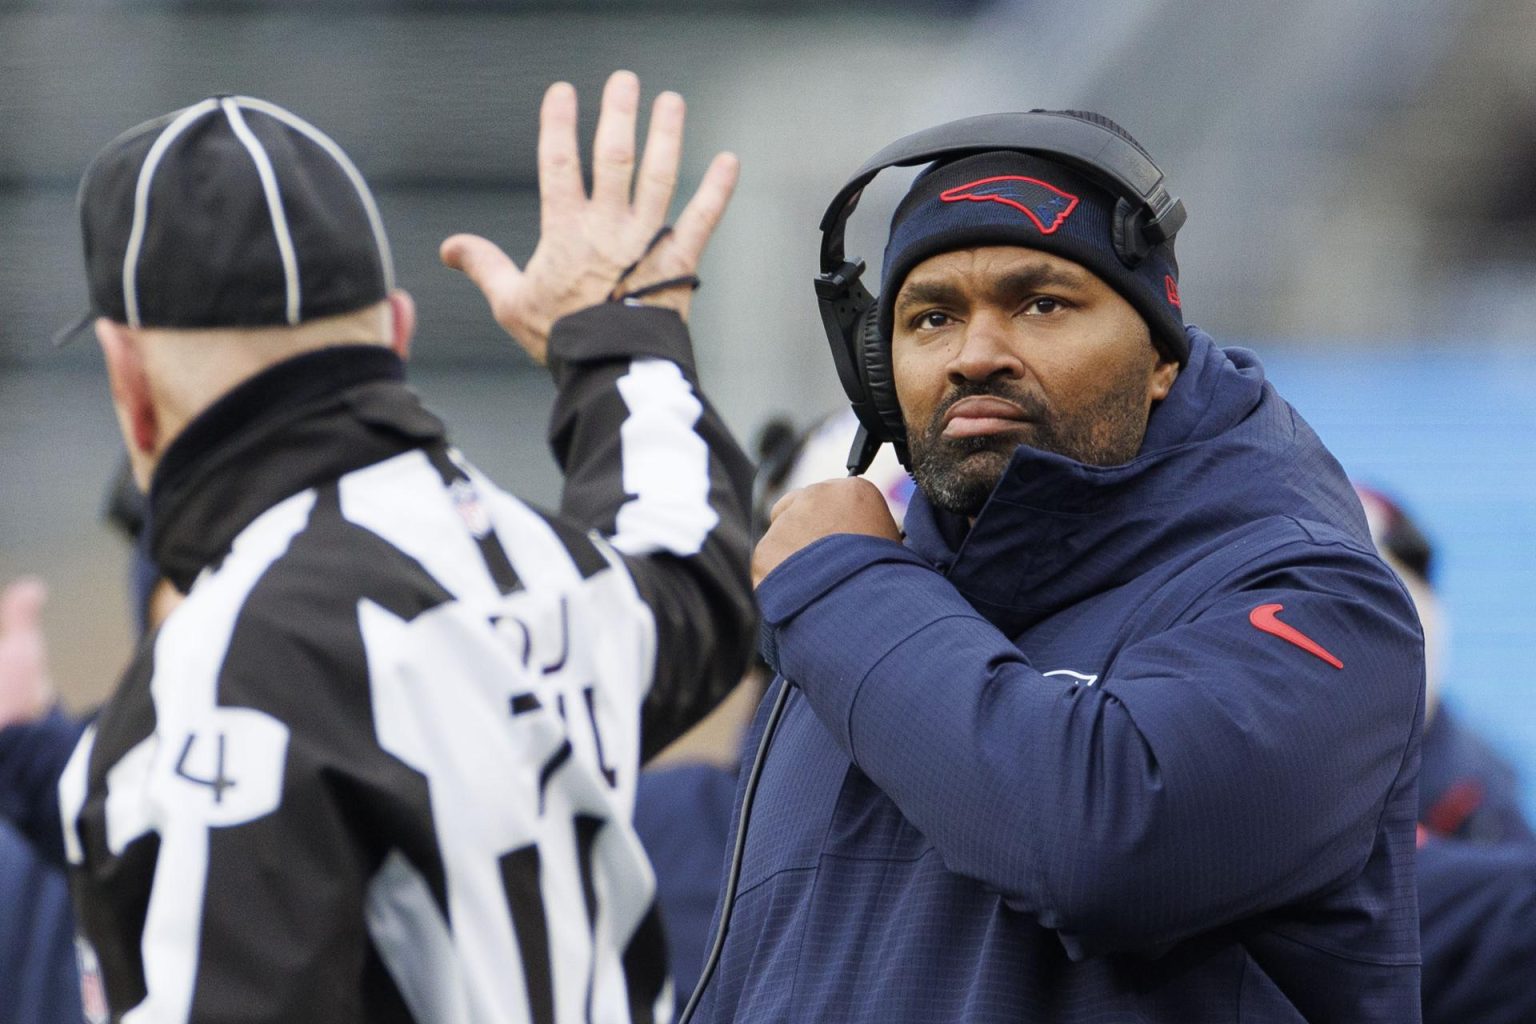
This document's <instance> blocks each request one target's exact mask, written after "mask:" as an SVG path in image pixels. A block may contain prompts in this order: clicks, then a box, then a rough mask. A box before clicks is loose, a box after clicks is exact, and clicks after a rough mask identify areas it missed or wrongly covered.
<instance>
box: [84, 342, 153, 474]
mask: <svg viewBox="0 0 1536 1024" xmlns="http://www.w3.org/2000/svg"><path fill="white" fill-rule="evenodd" d="M95 328H96V340H97V341H98V342H100V343H101V353H102V355H103V356H105V357H106V361H107V379H108V380H109V381H110V382H111V384H112V405H113V407H114V408H115V409H116V410H117V423H118V426H119V427H120V428H121V429H122V432H123V443H124V444H125V445H126V446H127V448H128V462H129V464H130V465H131V466H132V467H133V477H134V480H136V481H137V482H138V485H139V489H140V490H142V491H145V492H148V490H149V479H150V476H151V475H152V474H153V472H154V467H155V453H156V446H157V445H158V443H159V440H160V423H159V419H158V417H157V416H156V415H155V403H154V397H153V395H152V393H151V391H150V387H149V377H148V375H147V374H145V372H144V352H143V349H142V347H141V342H140V340H139V338H138V336H137V335H136V334H134V332H133V331H132V330H130V329H129V328H127V327H125V326H123V325H122V324H119V323H115V322H113V321H111V320H109V319H107V318H106V317H101V318H99V319H97V321H96V324H95Z"/></svg>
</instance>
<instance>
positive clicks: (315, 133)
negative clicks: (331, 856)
mask: <svg viewBox="0 0 1536 1024" xmlns="http://www.w3.org/2000/svg"><path fill="white" fill-rule="evenodd" d="M234 102H235V103H236V104H238V105H239V106H241V107H243V108H245V109H246V110H258V111H260V112H261V113H263V114H267V115H268V116H271V117H275V118H277V119H278V120H279V121H281V122H283V123H284V124H286V125H288V126H289V127H290V128H293V129H295V130H296V131H298V132H301V133H302V134H303V135H305V136H306V137H307V138H309V139H311V140H313V141H314V143H315V144H316V145H317V146H319V147H320V148H321V149H323V150H325V151H326V153H328V154H330V157H331V159H332V160H335V161H336V163H337V164H338V165H340V167H341V169H342V171H344V172H345V173H346V175H347V179H348V180H349V181H351V182H352V187H353V188H355V189H356V190H357V197H358V198H359V199H361V200H362V203H363V210H364V212H366V213H367V214H368V223H369V225H370V226H371V227H372V228H373V241H374V244H375V245H377V246H378V249H379V265H380V266H381V267H383V268H384V288H385V290H386V291H393V290H394V287H395V263H394V259H393V257H391V256H390V252H389V239H388V238H387V237H385V235H384V221H383V218H381V217H380V216H379V208H378V206H377V205H375V203H374V201H373V193H372V192H370V191H369V190H368V183H367V182H366V181H364V180H363V176H362V174H361V173H360V172H359V171H358V169H357V167H356V166H355V165H354V164H353V163H352V160H351V159H350V158H349V157H348V156H347V154H346V153H345V152H343V151H342V148H341V147H340V146H338V145H336V143H335V142H334V141H333V140H332V139H331V137H330V136H329V135H327V134H325V133H324V132H322V131H321V130H320V129H318V128H316V127H315V126H314V125H312V124H310V123H309V122H308V121H305V120H304V119H303V118H301V117H298V116H296V115H294V114H292V113H290V112H288V111H286V110H284V109H283V108H282V107H279V106H277V105H276V104H273V103H268V102H267V101H266V100H258V99H255V98H254V97H251V96H236V97H234Z"/></svg>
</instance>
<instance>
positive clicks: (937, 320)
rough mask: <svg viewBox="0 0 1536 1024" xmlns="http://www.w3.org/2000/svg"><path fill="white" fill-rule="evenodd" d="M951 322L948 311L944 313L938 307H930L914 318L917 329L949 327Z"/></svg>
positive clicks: (914, 325)
mask: <svg viewBox="0 0 1536 1024" xmlns="http://www.w3.org/2000/svg"><path fill="white" fill-rule="evenodd" d="M951 322H952V321H951V320H950V318H949V314H948V313H942V312H940V311H939V310H937V309H930V310H928V311H926V312H923V313H919V314H917V316H915V317H913V318H912V326H913V327H914V328H916V329H917V330H933V329H934V328H936V327H947V326H948V325H949V324H950V323H951Z"/></svg>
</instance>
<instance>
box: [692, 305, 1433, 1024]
mask: <svg viewBox="0 0 1536 1024" xmlns="http://www.w3.org/2000/svg"><path fill="white" fill-rule="evenodd" d="M1190 334H1191V342H1192V353H1191V357H1190V362H1189V365H1188V366H1187V367H1186V368H1185V369H1184V371H1183V372H1182V373H1181V374H1180V375H1179V378H1178V380H1177V381H1176V383H1175V385H1174V387H1173V390H1172V392H1171V393H1170V394H1169V396H1168V398H1167V399H1166V400H1164V401H1163V402H1162V403H1161V404H1160V405H1159V406H1158V408H1157V409H1156V410H1155V411H1154V413H1153V415H1152V418H1151V421H1150V424H1149V427H1148V432H1147V436H1146V439H1145V442H1144V444H1143V448H1142V453H1141V454H1140V455H1139V456H1138V457H1137V458H1136V459H1135V460H1133V461H1132V462H1130V463H1128V464H1127V465H1125V466H1119V467H1112V468H1095V467H1089V466H1085V465H1082V464H1080V463H1076V462H1072V461H1070V460H1068V459H1065V458H1061V457H1059V456H1055V455H1052V454H1048V453H1043V452H1040V451H1037V450H1033V449H1029V448H1020V449H1019V450H1018V451H1017V452H1016V453H1015V455H1014V457H1013V460H1012V462H1011V464H1010V466H1009V468H1008V470H1007V471H1006V473H1005V474H1004V477H1003V479H1002V480H1001V481H1000V482H999V484H998V486H997V488H996V489H995V490H994V492H993V494H992V496H991V498H990V499H989V501H988V503H987V505H986V507H985V508H984V509H983V510H982V512H981V514H980V516H979V517H978V518H977V520H976V522H975V525H974V527H972V528H971V529H970V530H969V531H968V532H967V531H966V529H965V524H964V521H963V520H961V519H959V517H956V516H952V515H948V514H945V513H941V512H938V511H936V510H935V509H934V508H933V507H932V506H931V505H929V504H928V503H927V502H926V500H925V499H924V498H923V497H922V496H921V495H919V496H918V497H917V499H916V500H915V501H914V503H913V504H912V506H911V508H910V510H909V511H908V514H907V519H906V528H907V531H908V538H907V544H906V545H905V546H902V545H898V544H893V543H891V542H889V541H884V540H880V539H877V538H871V537H864V536H853V535H838V536H832V537H828V538H824V539H822V540H821V541H818V542H817V543H815V544H813V545H811V546H810V547H808V548H806V549H805V550H804V551H802V552H799V553H798V554H796V555H795V556H794V557H792V558H790V559H788V560H786V561H785V562H784V563H783V564H782V565H781V566H780V567H779V568H778V569H777V570H776V571H774V572H773V573H772V574H771V575H770V576H769V577H768V578H767V579H765V580H764V581H763V583H762V585H761V586H760V588H759V591H758V597H759V599H760V601H761V604H762V609H763V616H764V620H765V628H764V638H765V647H766V648H767V652H768V653H769V655H770V657H771V660H772V661H773V663H774V664H775V667H776V668H777V669H778V670H779V671H780V672H781V673H782V674H783V675H784V676H785V677H787V678H789V679H792V680H794V682H795V684H796V685H795V689H794V690H792V691H791V696H790V700H789V704H788V706H787V710H786V712H785V715H784V718H783V721H782V724H781V726H780V729H779V732H778V734H777V736H776V738H775V739H774V741H773V745H772V749H771V751H770V754H769V756H768V758H767V764H766V767H765V770H764V772H763V776H762V781H761V788H760V790H759V793H758V796H757V801H758V802H757V804H756V806H755V808H754V810H753V815H752V818H751V822H750V828H749V831H748V838H747V847H746V851H747V852H746V857H745V864H744V869H743V872H742V877H741V884H740V890H739V893H738V895H737V898H736V901H735V905H734V908H733V914H734V916H733V918H732V921H731V925H730V935H729V938H728V940H727V945H726V950H725V955H724V957H723V960H722V963H721V966H720V969H719V971H718V973H717V975H716V976H715V978H714V979H713V981H712V983H711V985H710V988H709V990H708V994H707V996H706V998H705V1000H704V1002H703V1004H702V1008H701V1013H700V1018H699V1019H700V1020H711V1021H722V1022H723V1021H734V1022H736V1024H752V1022H758V1021H775V1022H778V1021H797V1022H804V1021H839V1022H851V1021H868V1022H877V1024H897V1022H903V1021H913V1022H919V1021H920V1022H924V1024H928V1022H934V1021H945V1022H957V1021H988V1022H991V1021H1001V1020H1015V1021H1050V1022H1053V1024H1087V1022H1094V1024H1110V1022H1133V1021H1134V1022H1139V1024H1152V1022H1176V1024H1203V1022H1212V1024H1215V1022H1220V1024H1232V1022H1237V1021H1241V1022H1244V1024H1260V1022H1264V1024H1271V1022H1273V1024H1281V1022H1284V1024H1299V1022H1303V1021H1305V1022H1309V1024H1326V1022H1339V1024H1345V1022H1347V1024H1369V1022H1382V1024H1412V1022H1415V1021H1418V1020H1419V941H1418V916H1417V906H1416V900H1415V891H1414V873H1413V858H1414V818H1415V811H1416V800H1417V794H1416V791H1415V785H1414V783H1415V777H1416V774H1417V771H1418V748H1419V731H1420V724H1421V721H1422V693H1423V686H1424V664H1423V642H1422V636H1421V635H1420V632H1419V628H1418V622H1417V617H1416V616H1415V614H1414V611H1413V606H1412V604H1411V603H1410V601H1409V599H1408V597H1407V595H1406V593H1405V592H1404V591H1403V589H1402V587H1401V585H1400V584H1399V582H1398V581H1397V579H1396V577H1395V576H1394V575H1393V574H1392V573H1391V572H1390V570H1388V569H1387V568H1386V567H1385V566H1384V565H1383V564H1382V562H1381V561H1380V560H1379V559H1378V557H1377V555H1376V553H1375V550H1374V548H1373V547H1372V545H1371V540H1370V536H1369V534H1368V533H1367V530H1366V524H1365V520H1364V516H1363V514H1362V513H1361V510H1360V506H1359V503H1358V501H1357V499H1356V498H1355V495H1354V492H1353V491H1352V489H1351V487H1350V484H1349V482H1348V480H1347V479H1346V478H1345V475H1344V473H1343V471H1342V470H1341V469H1340V467H1339V465H1338V463H1337V462H1336V461H1335V460H1334V459H1333V457H1332V456H1331V455H1329V453H1328V452H1327V450H1326V449H1324V448H1323V446H1322V444H1321V443H1320V442H1319V441H1318V439H1317V437H1316V436H1315V435H1314V434H1313V432H1312V430H1311V429H1310V428H1309V427H1308V426H1307V425H1306V424H1305V423H1304V422H1303V421H1302V420H1301V418H1300V417H1299V416H1298V415H1297V414H1296V412H1295V411H1294V410H1293V409H1292V408H1291V407H1290V406H1289V405H1287V404H1286V403H1285V402H1284V401H1283V400H1282V399H1281V398H1280V397H1279V395H1277V394H1276V393H1275V391H1274V389H1273V388H1272V387H1270V386H1269V385H1268V384H1266V383H1265V381H1264V377H1263V372H1262V370H1261V368H1260V366H1259V364H1258V362H1257V360H1256V359H1255V358H1254V357H1253V356H1252V354H1250V353H1248V352H1245V351H1243V350H1240V349H1232V350H1228V351H1225V352H1224V351H1222V350H1221V349H1218V348H1217V347H1215V345H1214V344H1213V343H1212V342H1211V340H1210V339H1209V338H1208V337H1207V336H1205V335H1204V334H1203V333H1201V332H1199V331H1197V330H1191V332H1190ZM1287 629H1290V630H1295V631H1299V632H1297V633H1294V634H1291V635H1290V636H1291V638H1290V639H1286V638H1285V637H1284V636H1281V635H1277V634H1283V633H1285V632H1286V630H1287ZM1309 645H1311V646H1313V647H1314V648H1315V650H1309V649H1307V648H1308V646H1309ZM1340 666H1342V667H1340ZM768 703H770V702H769V701H765V702H764V704H765V707H766V706H767V704H768ZM763 717H764V716H763V715H762V714H761V713H760V715H759V720H758V722H757V723H756V725H755V726H754V730H753V735H752V736H750V737H749V739H748V743H749V744H755V743H756V741H757V734H759V733H760V732H761V730H762V727H763V722H762V718H763ZM749 749H750V748H749ZM738 813H739V812H738Z"/></svg>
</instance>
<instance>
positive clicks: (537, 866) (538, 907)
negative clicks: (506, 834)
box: [500, 845, 555, 1024]
mask: <svg viewBox="0 0 1536 1024" xmlns="http://www.w3.org/2000/svg"><path fill="white" fill-rule="evenodd" d="M500 865H501V885H502V888H503V889H504V890H505V891H506V894H507V907H508V908H509V909H510V910H511V912H512V927H513V928H514V929H515V930H516V931H517V946H518V950H519V952H521V954H522V960H523V983H524V985H526V986H527V988H528V1019H529V1020H530V1021H532V1022H533V1024H554V1021H555V976H554V965H553V964H551V963H550V957H549V924H548V922H547V921H546V919H545V916H544V892H543V889H542V887H541V886H540V884H539V879H540V875H541V874H542V873H543V864H542V862H541V861H540V859H539V848H538V847H537V846H531V845H530V846H524V847H522V848H521V849H517V850H513V851H512V852H511V853H508V854H504V855H503V856H502V858H501V861H500Z"/></svg>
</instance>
